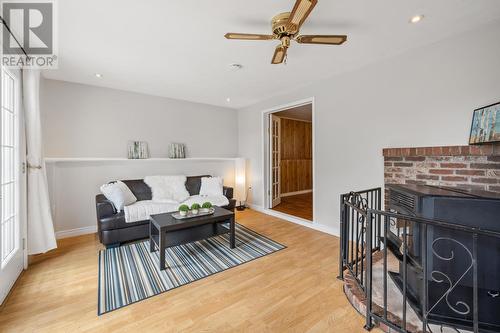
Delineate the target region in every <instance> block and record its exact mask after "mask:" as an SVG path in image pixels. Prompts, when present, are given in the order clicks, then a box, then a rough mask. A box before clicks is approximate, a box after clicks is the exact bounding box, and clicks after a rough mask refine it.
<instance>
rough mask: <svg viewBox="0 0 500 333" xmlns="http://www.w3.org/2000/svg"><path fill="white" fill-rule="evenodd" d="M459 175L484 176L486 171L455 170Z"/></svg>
mask: <svg viewBox="0 0 500 333" xmlns="http://www.w3.org/2000/svg"><path fill="white" fill-rule="evenodd" d="M455 173H456V174H457V175H465V176H484V175H485V174H486V171H484V170H470V169H467V170H455Z"/></svg>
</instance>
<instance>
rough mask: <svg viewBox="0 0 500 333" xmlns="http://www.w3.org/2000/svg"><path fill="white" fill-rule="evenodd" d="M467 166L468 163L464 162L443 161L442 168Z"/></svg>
mask: <svg viewBox="0 0 500 333" xmlns="http://www.w3.org/2000/svg"><path fill="white" fill-rule="evenodd" d="M466 167H467V164H464V163H441V168H451V169H463V168H466Z"/></svg>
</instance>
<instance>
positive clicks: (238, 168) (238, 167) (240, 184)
mask: <svg viewBox="0 0 500 333" xmlns="http://www.w3.org/2000/svg"><path fill="white" fill-rule="evenodd" d="M234 192H235V193H234V197H235V199H236V200H237V201H240V202H241V201H245V200H246V160H245V159H244V158H237V159H236V160H235V163H234Z"/></svg>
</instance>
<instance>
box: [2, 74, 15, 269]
mask: <svg viewBox="0 0 500 333" xmlns="http://www.w3.org/2000/svg"><path fill="white" fill-rule="evenodd" d="M17 87H18V84H17V82H16V78H15V77H14V76H13V75H12V74H11V73H10V72H9V71H8V70H7V69H5V68H2V110H1V112H2V117H1V123H0V124H1V129H2V132H1V140H0V141H1V142H0V147H1V156H0V164H1V167H2V172H1V177H0V186H1V202H2V205H1V208H0V209H1V214H0V215H1V220H0V236H1V238H0V241H1V244H0V245H1V246H0V247H1V249H0V250H1V251H0V261H1V265H2V267H3V266H5V265H6V264H7V263H8V262H9V260H10V258H11V257H12V255H13V254H14V253H16V251H17V250H18V248H19V232H20V228H19V214H18V211H19V209H18V170H19V165H18V164H19V158H18V155H19V154H18V152H19V151H18V148H19V140H18V137H19V135H18V132H19V124H18V107H19V106H18V105H17V104H18V103H17V97H18V96H17V94H18V91H17V90H18V88H17Z"/></svg>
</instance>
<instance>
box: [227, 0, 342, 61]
mask: <svg viewBox="0 0 500 333" xmlns="http://www.w3.org/2000/svg"><path fill="white" fill-rule="evenodd" d="M317 3H318V0H295V5H294V6H293V9H292V11H291V12H285V13H281V14H278V15H275V16H274V17H273V18H272V19H271V34H248V33H236V32H228V33H227V34H225V35H224V36H225V37H226V38H227V39H239V40H246V41H248V40H263V41H267V40H278V41H280V44H279V45H277V46H276V48H275V50H274V54H273V58H272V60H271V64H282V63H286V59H287V51H288V49H289V48H290V41H294V42H297V43H299V44H323V45H341V44H343V43H344V42H345V41H346V40H347V36H346V35H299V30H300V28H301V26H302V24H303V23H304V22H305V21H306V19H307V18H308V17H309V14H310V13H311V11H312V10H313V9H314V7H315V6H316V4H317Z"/></svg>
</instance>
